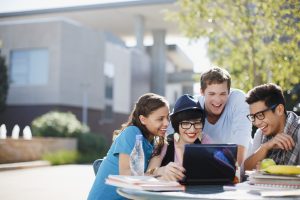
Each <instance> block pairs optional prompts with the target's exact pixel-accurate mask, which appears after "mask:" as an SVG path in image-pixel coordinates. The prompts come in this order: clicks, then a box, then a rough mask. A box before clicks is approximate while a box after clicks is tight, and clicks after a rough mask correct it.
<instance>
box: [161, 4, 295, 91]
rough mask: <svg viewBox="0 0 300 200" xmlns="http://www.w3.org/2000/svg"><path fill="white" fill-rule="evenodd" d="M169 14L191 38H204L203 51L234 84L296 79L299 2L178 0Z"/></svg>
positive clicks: (285, 83) (290, 82) (284, 84)
mask: <svg viewBox="0 0 300 200" xmlns="http://www.w3.org/2000/svg"><path fill="white" fill-rule="evenodd" d="M178 5H179V11H176V12H169V14H168V16H167V17H168V18H169V19H172V20H175V21H176V22H178V24H179V27H180V29H181V31H182V32H183V33H184V34H185V35H186V36H187V37H189V38H191V39H198V38H200V37H207V38H209V42H208V55H209V57H210V59H211V61H212V62H213V64H215V65H219V66H222V67H225V68H227V69H228V71H229V72H230V74H231V75H232V77H233V80H232V83H233V86H234V87H238V88H241V89H244V90H245V91H247V90H249V89H250V88H252V87H253V86H256V85H259V84H262V83H266V82H274V83H276V84H279V85H281V86H282V87H283V88H284V89H286V88H291V86H292V85H295V84H297V83H299V81H300V67H299V66H300V3H299V1H298V0H265V1H261V0H239V1H235V0H216V1H211V0H194V1H190V0H180V1H178Z"/></svg>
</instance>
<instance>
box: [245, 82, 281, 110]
mask: <svg viewBox="0 0 300 200" xmlns="http://www.w3.org/2000/svg"><path fill="white" fill-rule="evenodd" d="M258 101H264V102H265V105H266V106H267V107H271V106H273V105H278V104H282V105H283V106H284V112H285V114H286V108H285V99H284V96H283V93H282V89H281V87H280V86H278V85H276V84H274V83H267V84H263V85H259V86H256V87H254V88H253V89H251V90H250V91H249V92H248V93H247V95H246V102H247V103H248V104H249V105H250V104H253V103H256V102H258Z"/></svg>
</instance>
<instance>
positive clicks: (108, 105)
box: [101, 62, 115, 122]
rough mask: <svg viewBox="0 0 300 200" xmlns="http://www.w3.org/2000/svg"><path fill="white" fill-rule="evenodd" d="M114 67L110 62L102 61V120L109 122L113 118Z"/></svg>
mask: <svg viewBox="0 0 300 200" xmlns="http://www.w3.org/2000/svg"><path fill="white" fill-rule="evenodd" d="M114 77H115V67H114V65H113V64H112V63H109V62H105V63H104V80H105V109H104V112H103V115H102V120H101V121H102V122H110V121H112V119H113V93H114Z"/></svg>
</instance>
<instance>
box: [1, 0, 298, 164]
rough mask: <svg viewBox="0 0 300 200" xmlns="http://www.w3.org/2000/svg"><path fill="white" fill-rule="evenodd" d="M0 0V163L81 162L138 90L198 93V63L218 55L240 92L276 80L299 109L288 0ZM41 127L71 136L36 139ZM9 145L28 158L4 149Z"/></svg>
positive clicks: (102, 148)
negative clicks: (24, 140) (56, 143)
mask: <svg viewBox="0 0 300 200" xmlns="http://www.w3.org/2000/svg"><path fill="white" fill-rule="evenodd" d="M0 3H1V7H0V50H1V52H0V55H1V60H0V108H1V111H0V125H1V124H2V125H4V126H2V135H4V134H3V133H4V132H5V133H6V137H5V136H3V137H2V139H4V138H6V139H5V140H0V141H1V142H2V143H1V144H2V145H1V146H2V152H4V150H3V149H6V153H3V154H5V155H6V156H5V155H4V156H3V157H6V161H1V162H2V163H5V162H17V161H28V160H35V159H41V158H43V159H47V160H50V161H51V162H52V163H53V164H59V163H61V164H63V163H72V162H76V163H90V162H92V161H93V160H94V159H95V158H99V157H102V156H103V155H105V153H106V150H107V148H108V147H109V145H110V144H111V142H112V132H113V130H115V129H118V128H119V127H120V126H121V124H122V123H123V122H125V121H126V120H127V118H128V115H129V114H130V111H131V110H132V108H133V105H134V103H135V102H136V100H137V99H138V97H139V96H140V95H142V94H144V93H146V92H154V93H158V94H161V95H164V96H166V98H167V99H168V100H169V102H170V104H171V107H172V106H173V104H174V102H175V100H176V99H177V98H178V97H179V96H180V95H182V94H185V93H189V94H199V91H200V89H199V77H200V76H199V74H200V73H201V72H202V71H203V70H205V69H208V68H210V67H211V66H215V65H217V66H220V67H224V68H226V69H227V70H228V71H229V72H230V74H231V75H232V80H233V81H232V82H233V87H236V88H239V89H242V90H244V91H245V92H247V91H248V90H249V89H251V88H252V87H254V86H256V85H259V84H262V83H267V82H273V83H276V84H278V85H280V86H281V87H282V88H283V90H284V93H285V96H286V100H287V107H288V110H294V111H295V112H297V113H298V115H299V113H300V84H299V83H300V67H299V64H300V51H299V48H300V31H299V29H300V12H299V10H300V5H299V2H297V1H271V0H267V1H263V2H261V1H258V0H251V1H244V0H241V1H231V0H219V1H209V0H201V1H200V0H199V1H189V0H180V1H175V0H131V1H130V0H127V1H126V0H123V1H120V0H119V1H112V0H111V1H103V0H102V1H101V0H84V1H83V0H76V1H75V0H74V1H62V0H60V1H58V0H47V1H46V0H44V1H38V0H23V1H20V0H0ZM16 125H18V126H17V127H19V132H18V134H17V135H19V136H20V139H22V137H24V131H23V130H24V129H25V127H26V126H29V127H30V130H31V132H32V134H33V136H34V138H33V139H32V143H31V144H30V145H29V146H31V147H28V142H27V143H23V144H18V145H15V144H14V143H16V141H15V140H12V141H11V139H10V137H11V136H12V135H13V134H12V132H13V128H14V127H16ZM17 129H18V128H16V129H15V130H17ZM4 130H5V131H4ZM15 132H17V131H15ZM41 137H42V138H53V137H54V138H57V137H59V138H61V139H67V138H69V139H75V142H74V141H73V142H72V141H71V142H70V141H69V143H68V144H64V143H62V145H60V146H56V147H53V143H51V142H49V141H41V140H40V141H39V142H34V139H35V138H41ZM20 141H21V140H20ZM20 141H18V142H20ZM33 143H35V144H33ZM39 144H43V145H42V146H43V147H35V150H28V148H32V146H37V145H39ZM11 145H15V146H18V148H20V146H22V148H21V149H22V150H21V151H22V152H26V151H29V152H31V153H28V154H30V155H31V157H30V156H29V157H26V158H20V157H18V156H16V153H15V154H13V153H12V152H10V153H11V154H9V153H7V151H11V150H9V149H10V148H9V147H11ZM0 148H1V147H0ZM18 148H14V151H17V149H18ZM7 149H8V150H7ZM25 149H27V150H25ZM57 150H59V151H57ZM32 151H33V152H37V151H38V152H40V153H39V154H38V155H34V156H32V155H33V153H32ZM53 152H54V155H53V154H51V153H53ZM7 155H9V156H7ZM3 157H2V158H3ZM8 157H10V158H11V157H18V159H15V160H13V159H8ZM61 157H63V158H64V159H63V161H61V160H59V159H60V158H61ZM3 160H5V159H3ZM57 160H59V161H57ZM1 162H0V163H1Z"/></svg>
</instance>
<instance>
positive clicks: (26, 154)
mask: <svg viewBox="0 0 300 200" xmlns="http://www.w3.org/2000/svg"><path fill="white" fill-rule="evenodd" d="M59 150H77V139H75V138H35V137H34V138H33V139H32V140H24V139H17V140H14V139H11V138H7V139H0V164H2V163H14V162H25V161H33V160H40V159H41V158H42V155H43V154H45V153H48V152H55V151H59Z"/></svg>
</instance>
